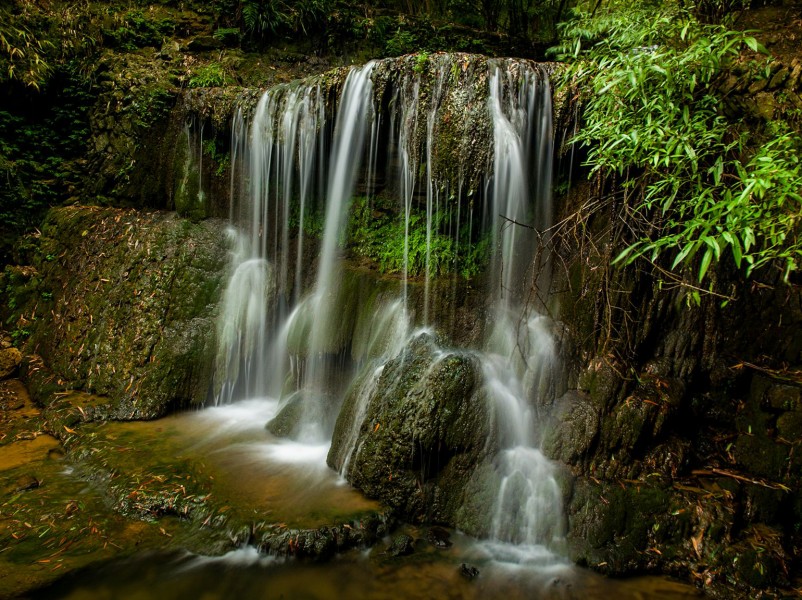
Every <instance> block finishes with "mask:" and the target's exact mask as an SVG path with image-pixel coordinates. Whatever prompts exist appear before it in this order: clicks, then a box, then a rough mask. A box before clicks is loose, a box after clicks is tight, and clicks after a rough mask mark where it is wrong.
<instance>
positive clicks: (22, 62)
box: [0, 7, 54, 90]
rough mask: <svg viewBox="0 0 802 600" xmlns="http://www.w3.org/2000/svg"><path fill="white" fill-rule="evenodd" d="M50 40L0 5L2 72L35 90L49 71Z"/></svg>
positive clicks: (51, 44) (0, 57)
mask: <svg viewBox="0 0 802 600" xmlns="http://www.w3.org/2000/svg"><path fill="white" fill-rule="evenodd" d="M53 47H54V46H53V43H52V42H50V41H49V40H46V39H42V38H41V37H39V36H37V35H35V34H34V33H33V32H32V31H31V30H30V29H29V28H28V26H27V25H26V24H25V23H23V22H21V20H20V19H19V18H17V16H16V15H13V14H12V13H11V12H10V10H9V9H7V8H5V7H4V8H0V66H2V67H5V68H4V70H5V76H6V77H7V78H8V79H10V80H18V81H21V82H22V83H24V84H25V85H26V86H29V87H32V88H34V89H36V90H38V89H39V88H40V87H41V86H42V85H43V84H44V82H45V81H47V79H48V77H49V76H50V74H51V73H52V70H53V67H52V63H51V60H50V59H49V58H48V56H47V54H48V52H49V51H50V50H52V49H53Z"/></svg>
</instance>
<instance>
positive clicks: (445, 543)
mask: <svg viewBox="0 0 802 600" xmlns="http://www.w3.org/2000/svg"><path fill="white" fill-rule="evenodd" d="M450 538H451V535H450V534H449V533H448V531H446V530H445V529H443V528H442V527H430V528H429V530H428V531H427V532H426V541H427V542H429V543H430V544H431V545H432V546H434V547H435V548H450V547H451V546H452V544H451V539H450Z"/></svg>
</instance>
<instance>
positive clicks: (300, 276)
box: [216, 54, 563, 546]
mask: <svg viewBox="0 0 802 600" xmlns="http://www.w3.org/2000/svg"><path fill="white" fill-rule="evenodd" d="M424 58H425V61H424V60H421V58H420V57H418V58H414V57H405V58H402V59H398V61H397V62H394V61H379V62H371V63H369V64H367V65H365V66H363V67H358V68H350V69H349V70H348V71H347V74H345V75H344V77H342V78H337V82H336V83H332V80H329V79H326V78H313V79H310V80H307V81H304V82H296V83H293V84H289V85H280V86H277V87H274V88H272V89H270V90H268V91H267V92H265V93H264V95H263V96H262V97H261V99H260V100H259V102H258V104H257V106H256V107H255V109H254V110H253V111H250V112H249V111H247V110H244V109H239V110H237V111H236V113H235V118H234V122H233V123H232V141H231V171H232V181H231V185H230V190H231V195H232V211H231V218H232V222H233V223H234V225H235V228H234V229H232V237H233V239H234V243H233V251H232V253H231V257H232V258H231V261H232V262H231V265H232V266H231V273H232V275H231V278H230V281H229V284H228V287H227V289H226V292H225V297H224V301H223V308H222V312H221V318H220V323H221V325H220V329H219V336H218V337H219V350H218V362H217V367H218V379H217V381H216V400H217V402H219V403H226V402H233V401H236V400H238V399H243V398H249V397H270V398H274V399H280V401H281V408H280V409H279V414H278V416H277V417H276V418H277V419H278V418H280V417H281V418H285V417H286V419H287V420H288V421H287V422H290V421H289V419H290V416H291V415H294V416H293V419H297V421H292V422H291V426H288V428H289V430H290V431H291V434H290V435H291V436H292V437H293V438H295V439H296V440H299V441H302V442H308V443H317V444H319V443H321V442H324V443H325V442H327V441H328V440H329V438H330V436H331V432H332V430H333V425H334V419H335V418H336V416H337V413H338V411H339V410H340V403H341V402H342V399H343V397H344V396H345V395H346V393H350V394H351V395H352V397H355V398H356V400H355V403H354V404H353V407H352V408H351V409H350V410H351V414H350V415H349V418H350V419H351V421H350V423H349V426H348V428H347V431H346V433H345V438H346V442H345V443H346V445H347V447H348V450H347V452H346V453H345V454H344V461H345V466H344V467H343V472H345V469H346V468H347V466H348V463H349V461H350V460H351V454H352V453H353V452H354V448H355V447H356V445H357V444H358V441H357V440H358V438H359V435H360V431H361V429H362V426H363V421H364V420H365V418H366V414H367V406H368V404H369V402H370V401H371V399H372V398H373V396H374V395H375V391H376V388H377V386H378V385H379V380H380V378H381V374H382V372H383V370H384V365H385V364H387V362H388V361H389V360H391V359H392V358H394V357H396V356H397V355H399V353H400V352H401V350H402V349H403V348H404V346H405V344H406V343H407V341H408V340H409V339H410V336H411V335H412V331H413V329H414V328H415V327H424V326H425V327H429V328H431V329H434V330H437V329H443V330H448V328H449V327H451V328H452V329H453V328H454V326H455V325H454V323H455V321H454V319H455V317H454V315H455V314H456V312H457V310H456V306H455V305H452V306H450V307H448V310H445V311H444V310H441V309H440V308H438V306H437V302H438V301H439V299H438V297H437V295H436V294H435V293H434V292H435V290H437V289H438V287H437V285H438V282H437V277H438V275H439V273H440V272H441V271H444V270H446V271H447V270H448V269H457V267H458V264H460V263H459V261H460V260H464V259H465V258H466V257H469V256H473V257H474V258H473V260H477V261H478V260H480V258H481V252H480V251H479V250H481V248H482V247H483V244H484V245H487V246H489V247H490V248H491V251H490V252H489V256H488V258H487V260H488V263H489V264H488V267H487V272H488V275H487V286H488V290H489V298H488V301H487V307H488V311H487V314H488V316H489V318H488V323H487V325H486V326H485V327H484V343H483V344H482V345H481V346H480V347H474V348H473V350H472V352H474V353H475V354H476V355H478V356H479V357H480V360H481V364H482V365H483V375H484V383H485V389H486V392H487V393H486V396H487V397H488V398H489V400H490V402H492V411H491V412H492V414H493V419H494V423H493V427H494V428H495V430H496V431H497V432H498V435H497V438H498V442H499V448H500V450H499V453H498V455H497V456H496V457H495V462H494V467H495V470H496V473H497V475H498V479H499V489H498V497H497V499H496V501H495V506H494V507H493V509H492V516H491V518H490V521H491V523H490V524H489V527H488V529H489V531H490V536H491V537H492V538H493V539H494V540H496V541H497V542H503V543H514V544H519V545H524V546H535V545H538V544H549V543H550V542H551V541H552V540H553V539H554V538H559V537H560V536H561V535H562V534H563V532H562V528H561V525H560V523H561V521H562V517H561V515H562V508H561V499H560V493H559V489H558V486H557V483H556V481H555V477H554V472H553V466H552V464H551V463H550V462H549V461H548V460H547V459H546V458H545V457H544V456H543V455H542V453H541V452H540V451H539V450H538V443H539V439H540V437H541V436H540V433H541V432H540V431H539V427H540V422H541V421H542V419H541V415H539V414H538V411H539V410H540V409H539V407H542V406H544V405H547V404H548V402H549V399H550V398H551V397H552V396H553V394H554V392H555V389H554V388H555V383H554V376H553V373H554V370H555V368H556V365H557V359H556V350H555V342H554V340H553V337H552V334H551V329H552V326H553V324H552V323H551V321H550V319H549V318H547V317H546V316H543V314H541V313H542V312H543V311H542V308H543V304H542V301H543V299H542V298H539V297H537V295H536V294H534V293H533V290H538V289H539V290H547V287H548V275H547V268H545V267H547V266H548V265H547V264H546V263H545V261H541V262H540V263H539V262H538V261H537V260H535V257H536V256H538V253H537V252H536V249H537V247H538V244H539V243H541V242H542V241H543V240H544V239H546V238H547V230H548V227H549V225H550V218H551V213H552V207H551V170H552V165H551V155H552V152H553V149H552V141H551V137H552V131H551V129H552V123H551V110H552V109H551V98H550V96H551V90H550V89H549V84H548V77H547V75H546V73H545V70H544V69H543V68H541V67H538V66H537V65H534V64H532V63H529V62H526V61H515V60H498V61H474V62H471V60H469V57H467V56H464V55H445V54H443V55H436V56H432V57H424ZM399 65H400V68H396V67H398V66H399ZM357 196H362V199H361V200H360V201H363V202H365V203H366V205H367V208H368V210H369V211H373V210H374V207H376V206H380V208H381V210H380V211H379V212H378V213H376V214H377V216H376V217H375V218H377V219H382V218H385V217H384V215H385V214H386V211H387V206H390V205H392V203H395V204H394V206H395V208H394V209H393V211H394V212H393V214H394V215H395V218H396V219H397V222H396V223H395V226H397V227H398V228H399V229H398V230H399V231H401V230H402V231H403V235H402V236H401V234H399V236H400V237H399V238H394V239H402V240H403V242H402V243H403V259H402V265H401V267H400V268H399V270H400V273H399V274H398V275H395V276H394V277H388V278H387V279H386V280H382V281H380V282H376V281H374V283H372V284H371V285H372V286H373V287H371V288H370V289H369V290H368V289H366V288H365V286H364V282H363V279H364V277H362V276H361V275H360V273H359V270H358V269H354V268H352V267H349V266H348V265H346V264H345V261H344V260H343V256H344V254H346V253H347V252H348V250H347V249H345V248H344V246H345V244H346V243H347V241H348V235H349V227H350V221H349V219H350V218H351V213H350V212H349V211H350V209H351V206H352V204H353V199H354V198H355V197H357ZM382 211H385V212H382ZM371 214H372V212H371V213H369V215H371ZM387 243H389V242H387ZM399 245H400V244H399ZM439 253H443V254H442V255H441V254H439ZM471 253H473V255H472V254H471ZM313 254H314V255H315V256H316V262H314V263H313V262H312V261H311V260H309V259H310V258H311V256H312V255H313ZM477 256H478V257H480V258H475V257H477ZM453 279H454V283H453V284H449V285H448V286H447V288H443V289H451V290H453V291H452V295H453V296H455V297H456V296H457V283H456V281H457V276H456V275H454V276H453ZM449 315H450V316H449ZM449 319H451V321H449ZM446 337H447V336H446ZM443 352H444V353H447V350H445V349H444V350H443ZM349 390H350V392H349ZM282 415H283V416H282Z"/></svg>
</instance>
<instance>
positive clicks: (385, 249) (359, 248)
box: [347, 197, 490, 277]
mask: <svg viewBox="0 0 802 600" xmlns="http://www.w3.org/2000/svg"><path fill="white" fill-rule="evenodd" d="M449 216H450V215H449V212H448V211H446V210H441V211H439V212H436V213H435V214H433V215H432V226H431V235H429V234H428V232H427V228H426V213H425V211H421V210H413V211H412V212H411V214H410V217H409V228H408V231H407V230H406V228H405V224H404V219H403V217H402V215H393V216H390V215H389V214H385V213H382V212H378V211H374V210H373V207H371V205H370V203H369V202H368V200H367V199H366V198H362V197H360V198H355V199H354V201H353V207H352V212H351V220H350V223H349V225H348V233H347V237H348V245H349V247H350V248H351V250H352V251H353V252H355V253H356V254H358V255H361V256H365V257H367V258H369V259H371V260H373V261H375V262H376V263H378V265H379V269H380V270H381V271H382V272H383V273H401V272H403V271H404V249H405V247H406V248H407V272H408V274H409V275H410V276H411V277H415V276H418V275H422V274H424V273H425V272H426V261H427V256H428V259H429V269H430V273H431V274H432V276H438V275H448V274H451V273H459V274H461V275H462V276H463V277H473V276H475V275H477V274H478V273H479V272H480V271H481V269H482V267H483V266H484V265H485V264H486V263H487V259H488V257H489V249H490V244H489V238H482V239H481V240H480V241H479V242H477V243H475V244H471V243H470V242H469V241H468V235H467V234H468V231H467V229H465V228H463V230H462V231H460V236H459V238H460V241H461V244H460V245H459V246H458V245H457V241H456V240H455V239H454V236H453V235H448V234H447V232H446V231H445V230H446V229H447V224H448V222H449V220H450V219H449ZM427 241H428V244H427ZM405 242H406V243H405ZM427 245H428V253H427Z"/></svg>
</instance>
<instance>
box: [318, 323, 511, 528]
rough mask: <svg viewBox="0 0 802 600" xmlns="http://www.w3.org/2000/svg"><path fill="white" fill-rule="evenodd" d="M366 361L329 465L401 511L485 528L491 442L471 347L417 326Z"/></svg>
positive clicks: (492, 476)
mask: <svg viewBox="0 0 802 600" xmlns="http://www.w3.org/2000/svg"><path fill="white" fill-rule="evenodd" d="M368 368H369V369H371V373H370V374H369V376H366V377H362V378H358V380H357V384H356V385H355V386H354V387H353V388H352V389H351V391H350V392H349V394H348V395H347V397H346V399H345V403H344V405H343V409H342V410H341V412H340V416H339V418H338V420H337V424H336V427H335V431H334V438H333V440H332V446H331V450H330V452H329V456H328V462H329V465H330V466H331V467H332V468H334V469H337V470H340V471H343V472H344V475H345V477H346V478H347V479H348V480H349V481H350V482H351V483H352V484H353V485H354V486H355V487H357V488H359V489H361V490H363V491H364V492H365V493H366V494H367V495H368V496H370V497H373V498H379V499H381V500H382V501H383V502H384V503H386V504H387V505H389V506H390V507H392V508H393V509H395V510H396V511H398V512H399V514H401V515H403V516H404V517H405V518H407V519H411V520H416V521H420V520H427V521H435V522H443V523H449V524H451V525H454V526H456V527H460V528H461V529H463V530H465V531H468V532H471V533H476V534H481V533H486V531H487V527H488V522H487V521H488V518H487V515H488V514H489V512H490V508H491V505H492V502H493V500H494V499H495V493H494V487H493V486H494V482H495V481H496V480H495V472H494V470H493V468H492V466H491V464H490V461H489V459H490V457H492V456H493V455H494V454H495V450H496V446H497V444H496V441H495V440H496V434H495V428H494V425H493V420H492V418H491V413H490V409H489V406H488V402H487V399H486V397H485V394H484V391H483V385H482V383H483V381H482V372H481V368H480V364H479V361H478V359H477V357H476V356H475V355H473V354H471V353H469V352H464V351H460V352H456V351H444V350H443V349H441V348H440V347H439V345H438V344H437V343H436V341H435V339H434V338H433V337H432V336H430V335H428V334H421V335H419V336H417V337H415V338H413V339H412V340H411V341H410V342H409V344H408V345H407V346H406V347H405V348H404V350H403V351H402V352H401V353H400V354H399V355H398V356H397V357H395V358H394V359H392V360H390V361H389V362H388V363H387V364H386V365H384V367H383V368H381V369H376V367H375V365H372V366H369V367H368ZM376 373H380V374H376ZM372 377H378V380H375V379H372ZM360 404H361V405H360Z"/></svg>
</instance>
